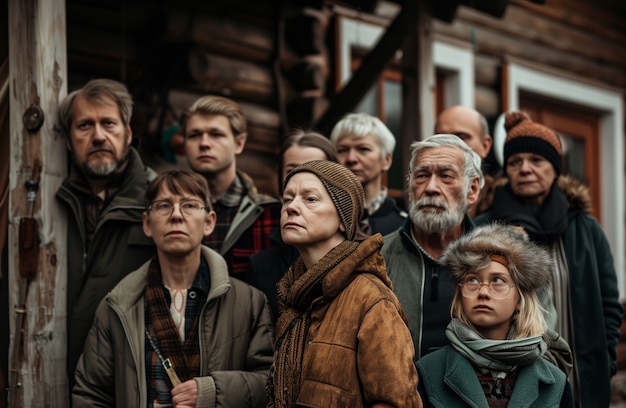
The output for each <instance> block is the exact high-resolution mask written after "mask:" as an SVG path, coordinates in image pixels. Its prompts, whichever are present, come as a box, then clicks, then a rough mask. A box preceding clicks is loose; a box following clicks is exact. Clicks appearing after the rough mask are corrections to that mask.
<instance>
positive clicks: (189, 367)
mask: <svg viewBox="0 0 626 408" xmlns="http://www.w3.org/2000/svg"><path fill="white" fill-rule="evenodd" d="M165 290H167V289H165V287H164V286H163V280H162V277H161V266H160V265H159V262H158V259H157V257H156V256H155V257H154V258H152V261H151V262H150V266H149V267H148V284H147V286H146V292H145V299H146V308H147V312H146V313H147V314H148V323H149V326H148V327H149V332H150V335H151V336H153V337H154V338H155V339H156V341H157V343H158V346H159V350H160V352H161V354H162V355H163V356H164V357H165V358H169V359H170V360H171V361H172V365H173V366H174V369H175V370H176V374H178V376H179V377H180V380H181V381H183V382H184V381H187V380H190V379H192V378H193V377H197V376H198V375H199V374H200V349H199V347H198V321H199V314H197V315H196V316H195V317H194V319H193V323H192V325H191V328H190V330H189V333H188V335H187V336H186V338H185V340H184V341H183V340H182V339H181V338H180V335H179V334H178V329H177V328H176V325H175V323H174V319H173V318H172V314H171V312H170V307H169V305H168V304H167V300H166V298H165V293H164V291H165ZM151 366H152V367H160V366H161V364H160V361H158V356H157V354H156V352H153V353H152V364H151ZM151 377H152V378H155V375H154V374H152V375H151ZM153 386H154V387H156V386H155V385H154V384H153ZM155 389H156V388H155Z"/></svg>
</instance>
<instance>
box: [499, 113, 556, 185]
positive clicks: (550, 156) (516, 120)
mask: <svg viewBox="0 0 626 408" xmlns="http://www.w3.org/2000/svg"><path fill="white" fill-rule="evenodd" d="M504 128H505V129H506V139H505V140H504V163H506V162H507V161H508V159H509V157H511V155H513V154H516V153H535V154H539V155H541V156H543V157H545V158H546V159H547V160H548V161H549V162H550V163H552V166H553V167H554V170H555V171H556V174H557V175H559V174H561V168H562V164H561V154H562V150H561V141H560V140H559V137H558V136H557V135H556V133H555V132H554V131H553V130H552V129H550V128H548V127H546V126H543V125H541V124H539V123H537V122H533V121H532V120H531V119H530V118H529V117H528V115H527V114H526V113H524V112H519V111H517V112H508V113H507V114H506V115H505V117H504Z"/></svg>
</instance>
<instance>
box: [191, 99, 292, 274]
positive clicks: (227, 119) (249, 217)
mask: <svg viewBox="0 0 626 408" xmlns="http://www.w3.org/2000/svg"><path fill="white" fill-rule="evenodd" d="M180 122H181V126H182V133H183V135H184V137H185V151H186V154H187V159H188V161H189V165H190V167H191V168H192V170H193V171H195V172H197V173H199V174H201V175H202V176H204V178H205V179H206V180H207V182H208V184H209V190H210V192H211V200H212V204H213V208H214V210H215V212H216V213H217V224H216V226H215V230H214V232H213V234H212V235H211V236H210V237H208V238H206V239H205V240H204V241H203V244H204V245H207V246H209V247H210V248H213V249H215V250H216V251H218V252H219V253H220V254H222V256H224V258H225V259H226V262H227V263H228V268H229V271H230V274H231V275H234V276H236V277H237V278H239V279H241V280H243V281H245V282H247V283H254V282H252V277H251V275H250V273H249V270H248V269H249V268H248V263H249V260H248V258H249V257H250V255H253V254H255V253H256V252H258V251H260V250H261V249H264V248H267V247H269V246H271V245H272V244H273V242H272V241H271V240H270V239H269V236H270V233H271V232H272V230H273V229H274V228H275V227H276V226H277V225H278V222H279V220H280V202H279V201H278V200H277V199H275V198H273V197H270V196H268V195H266V194H261V193H259V192H258V191H257V189H256V187H255V186H254V183H253V181H252V179H251V178H250V177H249V176H248V175H246V174H245V173H243V172H241V171H237V162H236V156H237V155H238V154H240V153H241V152H242V151H243V149H244V145H245V143H246V136H247V134H246V118H245V116H244V114H243V112H242V110H241V107H240V106H239V105H238V104H237V103H235V102H234V101H232V100H230V99H228V98H224V97H221V96H213V95H209V96H203V97H201V98H200V99H198V100H197V101H196V102H194V104H193V105H192V106H191V107H190V108H189V109H187V110H186V111H185V112H184V113H183V115H182V117H181V120H180Z"/></svg>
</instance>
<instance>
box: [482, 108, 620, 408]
mask: <svg viewBox="0 0 626 408" xmlns="http://www.w3.org/2000/svg"><path fill="white" fill-rule="evenodd" d="M504 126H505V128H506V131H507V137H506V139H505V141H504V171H505V173H506V177H507V179H508V181H507V183H506V184H505V185H502V186H500V187H497V188H496V189H495V190H494V194H493V203H492V205H491V210H490V211H489V212H487V213H485V214H482V215H481V216H480V217H478V218H476V219H475V222H476V224H477V225H483V224H486V223H490V222H494V221H495V222H498V223H503V224H510V225H516V226H519V227H521V228H523V229H524V231H526V233H528V236H529V237H530V239H531V240H532V241H533V242H534V243H537V244H539V245H541V246H542V247H544V248H546V249H547V250H548V252H549V256H550V259H551V260H552V265H551V268H550V274H551V277H552V285H550V286H548V287H546V288H543V289H542V290H540V291H538V295H539V296H540V300H541V303H542V306H543V307H544V309H545V310H547V312H546V313H545V314H544V317H545V318H546V322H547V323H548V327H549V328H550V329H553V330H555V331H556V332H558V333H559V334H560V335H561V336H562V337H563V338H564V339H565V340H566V341H567V342H568V343H569V344H570V345H571V347H572V352H573V357H574V373H575V375H572V376H570V382H571V383H572V387H573V389H574V394H575V398H576V401H577V406H583V407H587V406H589V407H591V406H593V407H600V406H602V407H608V406H609V403H610V400H611V390H610V384H611V376H613V375H614V374H615V372H616V371H617V350H616V346H617V344H618V342H619V339H620V330H619V328H620V325H621V323H622V315H623V310H622V306H621V303H620V300H619V290H618V284H617V275H616V273H615V266H614V263H613V256H612V254H611V249H610V246H609V243H608V241H607V239H606V236H605V234H604V232H603V231H602V228H601V227H600V225H599V223H598V221H597V220H596V219H595V218H593V216H592V215H591V214H589V213H588V209H589V208H590V203H591V194H590V193H589V190H588V188H587V187H586V186H585V185H584V184H582V183H581V182H580V181H578V180H575V179H574V178H573V177H571V176H570V175H567V174H565V175H562V174H561V173H562V171H563V169H562V164H561V163H562V161H561V159H562V156H563V150H562V146H561V143H560V141H559V138H558V137H557V135H556V133H555V132H554V131H552V130H551V129H549V128H547V127H546V126H543V125H541V124H539V123H537V122H534V121H532V120H531V119H530V118H529V117H528V116H527V115H526V114H525V113H523V112H509V113H507V114H506V116H505V124H504ZM551 310H552V311H553V312H551ZM590 333H593V334H594V335H593V336H591V335H590Z"/></svg>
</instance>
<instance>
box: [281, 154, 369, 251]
mask: <svg viewBox="0 0 626 408" xmlns="http://www.w3.org/2000/svg"><path fill="white" fill-rule="evenodd" d="M302 172H309V173H313V174H315V175H316V176H317V177H318V178H319V179H320V181H321V182H322V184H323V185H324V187H325V188H326V191H328V194H329V195H330V198H331V199H332V200H333V203H334V204H335V208H337V212H338V213H339V219H340V220H341V223H342V224H343V226H344V227H345V229H346V238H347V239H349V240H350V241H352V240H354V237H355V235H356V233H357V228H358V225H359V221H360V219H361V216H362V215H363V208H364V207H365V195H364V194H363V187H362V186H361V182H360V181H359V179H358V178H357V177H356V176H355V175H354V173H352V172H351V171H350V170H348V169H347V168H345V167H344V166H342V165H341V164H338V163H334V162H331V161H327V160H313V161H310V162H306V163H304V164H302V165H300V166H298V167H296V168H295V169H293V170H292V171H291V172H290V173H289V174H288V175H287V177H286V178H285V184H284V185H285V186H286V185H287V183H288V182H289V180H290V179H291V177H293V175H294V174H297V173H302Z"/></svg>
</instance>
